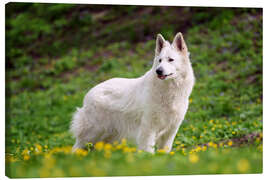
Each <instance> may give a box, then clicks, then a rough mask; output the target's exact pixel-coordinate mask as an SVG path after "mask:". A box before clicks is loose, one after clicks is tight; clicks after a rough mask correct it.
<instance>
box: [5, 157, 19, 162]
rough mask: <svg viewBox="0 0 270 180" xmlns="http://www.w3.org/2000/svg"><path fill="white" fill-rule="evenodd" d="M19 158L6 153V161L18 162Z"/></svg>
mask: <svg viewBox="0 0 270 180" xmlns="http://www.w3.org/2000/svg"><path fill="white" fill-rule="evenodd" d="M16 161H17V159H16V158H14V157H13V156H12V155H6V162H16Z"/></svg>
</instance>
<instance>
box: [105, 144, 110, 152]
mask: <svg viewBox="0 0 270 180" xmlns="http://www.w3.org/2000/svg"><path fill="white" fill-rule="evenodd" d="M111 149H112V145H111V144H108V143H107V144H105V146H104V150H105V151H110V150H111Z"/></svg>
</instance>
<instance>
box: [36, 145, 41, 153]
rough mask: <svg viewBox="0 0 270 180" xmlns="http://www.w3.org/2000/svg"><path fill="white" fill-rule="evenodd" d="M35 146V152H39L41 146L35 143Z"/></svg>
mask: <svg viewBox="0 0 270 180" xmlns="http://www.w3.org/2000/svg"><path fill="white" fill-rule="evenodd" d="M35 146H36V149H35V150H36V152H37V153H41V152H42V146H41V145H39V144H35Z"/></svg>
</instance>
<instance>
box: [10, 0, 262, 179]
mask: <svg viewBox="0 0 270 180" xmlns="http://www.w3.org/2000/svg"><path fill="white" fill-rule="evenodd" d="M179 31H181V32H182V33H183V35H184V38H185V41H186V43H187V45H188V49H189V51H190V54H191V62H192V66H193V69H194V72H195V76H196V83H195V86H194V89H193V92H192V94H191V97H190V99H189V102H190V106H189V110H188V112H187V114H186V117H185V120H184V122H183V124H182V125H181V127H180V129H179V132H178V133H177V136H176V138H175V140H174V144H173V150H172V151H171V152H170V153H169V154H167V153H165V151H164V150H163V149H157V150H156V153H155V154H150V153H147V152H143V151H141V150H138V149H137V147H136V146H134V145H133V144H130V143H129V142H128V141H127V140H126V139H122V141H121V142H114V143H113V144H108V143H105V142H98V143H96V144H92V143H91V142H89V143H88V144H86V149H81V150H78V151H77V152H76V153H73V154H72V153H71V147H72V145H73V144H74V142H75V140H74V139H73V138H72V136H71V134H70V132H69V125H70V121H71V118H72V114H73V113H74V112H75V110H76V107H81V106H82V101H83V97H84V95H85V94H86V93H87V91H88V90H89V89H90V88H92V87H94V86H95V85H97V84H98V83H100V82H102V81H105V80H107V79H109V78H112V77H126V78H135V77H139V76H141V75H143V74H144V73H145V72H146V71H148V70H149V69H150V68H151V66H152V60H153V57H154V49H155V38H156V35H157V34H158V33H161V34H162V35H163V36H164V37H165V38H166V39H168V40H170V41H172V38H173V37H174V35H175V34H176V33H177V32H179ZM262 65H263V63H262V9H256V8H200V7H192V8H191V7H155V6H148V7H147V6H145V7H144V6H103V5H71V4H69V5H67V4H32V3H8V4H7V5H6V123H5V124H6V126H5V132H6V137H5V157H6V176H8V177H11V178H19V177H81V176H130V175H136V176H143V175H183V174H232V173H236V174H239V173H240V174H241V173H248V174H249V173H252V174H254V173H262V171H263V167H262V159H263V157H262V149H263V148H262V139H263V133H262V132H263V120H262V112H263V107H262V101H263V97H262Z"/></svg>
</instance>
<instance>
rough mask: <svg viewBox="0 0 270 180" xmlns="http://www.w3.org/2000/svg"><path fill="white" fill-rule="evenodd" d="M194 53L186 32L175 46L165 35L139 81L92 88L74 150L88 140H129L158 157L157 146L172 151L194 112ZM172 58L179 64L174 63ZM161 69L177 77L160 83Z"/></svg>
mask: <svg viewBox="0 0 270 180" xmlns="http://www.w3.org/2000/svg"><path fill="white" fill-rule="evenodd" d="M177 42H178V43H177ZM179 44H180V45H179ZM188 54H189V53H188V51H187V48H186V44H185V42H184V39H183V37H182V34H181V33H178V34H177V35H176V37H175V38H174V41H173V43H172V44H170V43H169V42H167V41H165V40H164V38H163V37H162V36H161V35H160V34H159V35H158V37H157V45H156V53H155V58H154V63H153V66H152V68H151V69H150V70H149V71H148V72H146V73H145V74H144V75H143V76H141V77H139V78H136V79H126V78H113V79H110V80H107V81H105V82H102V83H100V84H98V85H97V86H95V87H94V88H92V89H91V90H90V91H89V92H88V93H87V94H86V96H85V98H84V101H83V107H82V108H78V109H77V112H76V113H75V114H74V116H73V120H72V123H71V132H72V133H73V135H74V137H75V138H76V143H75V145H74V146H73V150H76V149H77V148H82V147H84V145H85V143H87V142H92V143H96V142H98V141H105V142H113V141H115V140H118V141H119V140H121V139H122V138H127V139H128V140H129V141H133V142H134V143H136V144H137V145H138V148H139V149H141V150H145V151H148V152H152V153H153V152H154V146H155V145H156V146H157V148H158V149H164V148H165V149H166V150H167V151H168V152H169V151H170V150H171V148H172V143H173V140H174V137H175V135H176V133H177V131H178V128H179V126H180V125H181V123H182V121H183V119H184V116H185V114H186V111H187V109H188V103H189V101H188V98H189V95H190V93H191V91H192V87H193V84H194V79H195V78H194V75H193V70H192V67H191V63H190V60H189V56H188ZM168 58H173V59H174V61H173V62H168ZM159 59H162V62H161V63H159ZM159 67H162V68H163V69H164V74H172V75H171V76H168V77H167V78H166V79H164V80H161V79H159V78H158V77H157V74H156V69H157V68H159Z"/></svg>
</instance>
